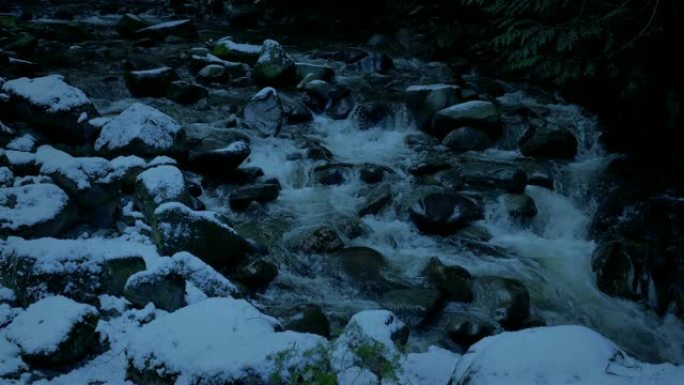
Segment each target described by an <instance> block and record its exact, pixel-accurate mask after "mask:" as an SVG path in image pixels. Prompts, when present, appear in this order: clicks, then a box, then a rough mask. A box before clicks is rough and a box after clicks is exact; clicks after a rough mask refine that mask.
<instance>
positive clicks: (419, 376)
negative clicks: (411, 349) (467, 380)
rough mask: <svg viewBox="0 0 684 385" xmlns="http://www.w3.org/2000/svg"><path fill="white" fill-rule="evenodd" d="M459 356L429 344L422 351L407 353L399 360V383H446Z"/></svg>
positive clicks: (435, 384)
mask: <svg viewBox="0 0 684 385" xmlns="http://www.w3.org/2000/svg"><path fill="white" fill-rule="evenodd" d="M460 358H461V356H460V355H458V354H456V353H453V352H450V351H448V350H446V349H442V348H438V347H436V346H430V347H429V348H428V350H427V351H426V352H424V353H409V354H407V355H406V356H404V357H402V359H401V361H400V365H401V369H402V370H401V371H400V373H399V375H398V377H399V383H400V384H410V385H447V384H448V383H449V380H450V379H451V375H452V374H453V372H454V368H455V367H456V364H457V363H458V361H459V360H460Z"/></svg>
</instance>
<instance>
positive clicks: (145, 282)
mask: <svg viewBox="0 0 684 385" xmlns="http://www.w3.org/2000/svg"><path fill="white" fill-rule="evenodd" d="M185 285H186V283H185V279H184V278H183V277H182V276H181V275H179V274H177V273H176V272H174V271H173V270H172V269H170V270H169V271H159V270H152V271H143V272H140V273H137V274H135V275H133V276H132V277H130V278H129V279H128V282H127V283H126V287H125V288H124V297H125V298H126V300H127V301H128V302H130V303H132V304H133V305H134V306H138V307H145V306H147V304H148V303H153V304H154V306H155V307H156V308H157V309H162V310H166V311H170V312H171V311H175V310H178V309H180V308H182V307H184V306H185V305H186V304H187V303H186V302H185Z"/></svg>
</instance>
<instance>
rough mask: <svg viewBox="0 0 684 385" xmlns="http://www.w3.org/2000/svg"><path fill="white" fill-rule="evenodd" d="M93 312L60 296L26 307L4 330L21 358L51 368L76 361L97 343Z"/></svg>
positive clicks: (90, 307)
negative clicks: (19, 351) (17, 349)
mask: <svg viewBox="0 0 684 385" xmlns="http://www.w3.org/2000/svg"><path fill="white" fill-rule="evenodd" d="M99 318H100V317H99V314H98V312H97V310H96V309H95V308H94V307H92V306H89V305H84V304H80V303H77V302H74V301H72V300H70V299H68V298H65V297H62V296H55V297H47V298H45V299H43V300H41V301H38V302H36V303H34V304H33V305H31V306H29V307H28V308H27V309H26V311H25V312H23V313H21V314H19V315H18V316H17V317H16V318H15V319H14V320H13V321H12V323H11V324H10V325H9V326H8V327H7V328H6V329H5V336H6V337H7V339H8V340H10V341H11V342H13V343H15V344H17V346H19V349H20V350H21V356H22V359H23V360H24V361H26V362H28V363H30V364H31V365H34V366H43V367H54V366H60V365H68V364H73V363H75V362H78V361H79V360H81V359H82V358H84V357H85V356H86V355H87V354H88V353H90V352H91V351H92V350H93V349H94V347H95V346H96V345H97V343H98V342H99V338H98V333H97V332H96V331H95V328H96V327H97V322H98V320H99Z"/></svg>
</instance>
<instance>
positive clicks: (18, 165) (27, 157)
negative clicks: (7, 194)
mask: <svg viewBox="0 0 684 385" xmlns="http://www.w3.org/2000/svg"><path fill="white" fill-rule="evenodd" d="M0 164H2V165H5V166H7V167H9V168H10V169H11V170H12V171H13V172H14V174H15V175H32V174H36V173H37V172H38V169H37V167H36V154H34V153H31V152H24V151H14V150H0Z"/></svg>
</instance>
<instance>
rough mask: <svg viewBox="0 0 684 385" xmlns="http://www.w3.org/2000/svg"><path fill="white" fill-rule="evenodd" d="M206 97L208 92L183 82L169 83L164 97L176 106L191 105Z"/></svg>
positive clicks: (195, 85)
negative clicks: (176, 104)
mask: <svg viewBox="0 0 684 385" xmlns="http://www.w3.org/2000/svg"><path fill="white" fill-rule="evenodd" d="M208 95H209V91H207V89H206V88H204V87H202V86H199V85H197V84H191V83H189V82H186V81H185V80H175V81H173V82H171V84H169V87H168V89H167V90H166V97H167V98H169V99H171V100H173V101H174V102H176V103H178V104H193V103H196V102H197V101H198V100H200V99H202V98H206V97H207V96H208Z"/></svg>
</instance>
